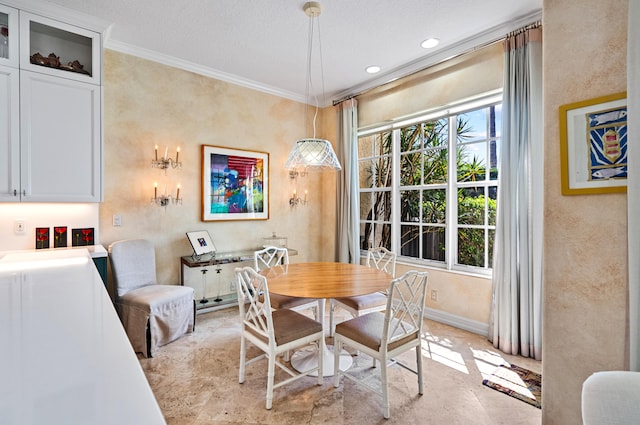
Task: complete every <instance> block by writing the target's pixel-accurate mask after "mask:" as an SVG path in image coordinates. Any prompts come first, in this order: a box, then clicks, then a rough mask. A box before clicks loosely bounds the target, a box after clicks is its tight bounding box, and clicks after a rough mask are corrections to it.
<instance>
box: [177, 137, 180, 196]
mask: <svg viewBox="0 0 640 425" xmlns="http://www.w3.org/2000/svg"><path fill="white" fill-rule="evenodd" d="M178 149H179V148H178ZM178 199H180V183H178V190H177V191H176V200H178Z"/></svg>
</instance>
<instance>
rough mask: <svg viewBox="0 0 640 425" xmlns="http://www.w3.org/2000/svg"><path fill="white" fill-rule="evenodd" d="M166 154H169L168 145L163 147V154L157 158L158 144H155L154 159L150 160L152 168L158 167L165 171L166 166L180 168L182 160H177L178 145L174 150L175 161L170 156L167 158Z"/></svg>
mask: <svg viewBox="0 0 640 425" xmlns="http://www.w3.org/2000/svg"><path fill="white" fill-rule="evenodd" d="M168 154H169V146H167V147H166V148H165V149H164V156H163V157H162V158H160V159H158V145H156V147H155V159H153V160H151V166H152V167H153V168H160V169H161V170H164V172H165V173H166V172H167V168H169V167H171V168H182V162H180V161H178V158H179V157H180V146H178V149H177V150H176V159H175V161H174V160H173V159H172V158H169V156H168Z"/></svg>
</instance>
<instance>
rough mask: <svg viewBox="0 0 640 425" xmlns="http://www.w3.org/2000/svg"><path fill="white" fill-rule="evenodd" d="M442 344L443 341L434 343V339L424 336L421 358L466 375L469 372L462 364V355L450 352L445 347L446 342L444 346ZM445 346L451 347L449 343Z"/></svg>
mask: <svg viewBox="0 0 640 425" xmlns="http://www.w3.org/2000/svg"><path fill="white" fill-rule="evenodd" d="M443 342H444V341H435V338H433V337H432V336H431V335H426V337H424V338H423V344H422V354H423V356H425V357H426V358H430V359H431V360H433V361H436V362H438V363H441V364H443V365H445V366H448V367H450V368H452V369H455V370H457V371H458V372H462V373H465V374H467V375H468V374H469V370H468V369H467V366H466V365H465V363H464V358H463V357H462V354H460V353H459V352H457V351H454V350H451V349H450V348H448V347H447V346H445V344H446V342H445V343H444V344H443ZM446 345H448V346H451V344H450V343H449V344H446Z"/></svg>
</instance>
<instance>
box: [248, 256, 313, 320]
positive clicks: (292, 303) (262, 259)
mask: <svg viewBox="0 0 640 425" xmlns="http://www.w3.org/2000/svg"><path fill="white" fill-rule="evenodd" d="M253 260H254V269H255V270H256V271H260V270H263V269H266V268H271V267H273V266H277V265H279V264H289V250H287V248H278V247H275V246H268V247H266V248H264V249H261V250H258V251H256V252H254V256H253ZM269 295H270V296H269V298H270V300H271V308H273V309H274V310H280V309H283V308H288V309H290V310H295V311H298V312H300V311H304V310H308V309H311V310H313V315H314V316H313V317H314V318H315V319H316V320H319V319H318V318H319V317H320V316H319V312H318V300H316V299H313V298H299V297H289V296H286V295H279V294H269Z"/></svg>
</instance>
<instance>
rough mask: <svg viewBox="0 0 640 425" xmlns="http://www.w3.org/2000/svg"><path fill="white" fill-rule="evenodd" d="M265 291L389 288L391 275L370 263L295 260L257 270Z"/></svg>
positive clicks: (330, 293)
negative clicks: (265, 279)
mask: <svg viewBox="0 0 640 425" xmlns="http://www.w3.org/2000/svg"><path fill="white" fill-rule="evenodd" d="M260 274H261V275H263V276H265V277H266V278H267V284H268V285H269V292H273V293H275V294H280V295H288V296H292V297H303V298H339V297H352V296H356V295H365V294H371V293H373V292H377V291H383V290H386V289H388V288H389V284H390V283H391V279H392V277H391V275H389V274H388V273H386V272H384V271H381V270H378V269H376V268H374V267H367V266H362V265H360V264H348V263H295V264H287V265H282V266H275V267H271V268H269V269H264V270H262V271H260Z"/></svg>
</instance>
